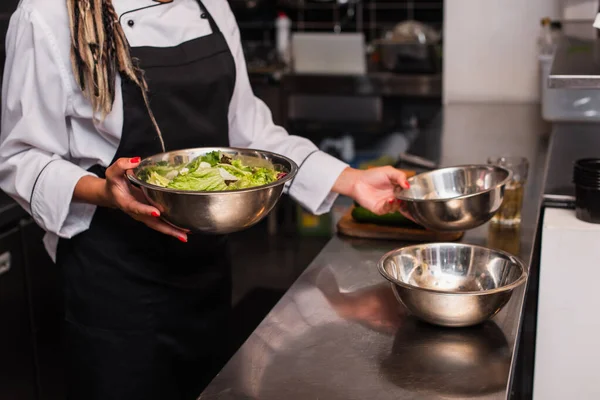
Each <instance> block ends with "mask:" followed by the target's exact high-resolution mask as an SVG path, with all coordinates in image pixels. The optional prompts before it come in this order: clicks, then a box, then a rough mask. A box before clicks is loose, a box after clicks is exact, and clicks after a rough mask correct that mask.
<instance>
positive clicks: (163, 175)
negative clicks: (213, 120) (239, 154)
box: [138, 151, 280, 192]
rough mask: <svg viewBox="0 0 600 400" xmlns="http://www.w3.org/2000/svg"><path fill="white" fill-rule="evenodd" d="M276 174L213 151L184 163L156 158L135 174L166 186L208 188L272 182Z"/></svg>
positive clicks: (201, 189) (226, 187) (153, 183)
mask: <svg viewBox="0 0 600 400" xmlns="http://www.w3.org/2000/svg"><path fill="white" fill-rule="evenodd" d="M279 175H280V174H279V172H277V171H276V170H275V169H274V168H265V167H250V166H248V165H244V163H243V161H242V160H241V159H235V158H231V156H229V155H227V154H223V153H221V152H219V151H213V152H210V153H207V154H205V155H203V156H200V157H196V158H195V159H193V160H192V161H190V162H189V163H187V164H184V165H179V166H172V165H169V164H168V163H167V162H165V161H162V162H159V163H157V164H154V165H151V166H148V167H146V168H144V169H143V170H142V171H140V172H139V173H138V178H140V179H141V180H143V181H145V182H147V183H150V184H152V185H156V186H160V187H166V188H170V189H176V190H185V191H195V192H210V191H226V190H239V189H247V188H252V187H257V186H263V185H268V184H270V183H273V182H276V181H277V180H278V179H279Z"/></svg>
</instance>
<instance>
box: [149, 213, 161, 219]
mask: <svg viewBox="0 0 600 400" xmlns="http://www.w3.org/2000/svg"><path fill="white" fill-rule="evenodd" d="M151 215H152V216H153V217H155V218H158V217H160V214H159V213H157V212H156V211H152V214H151Z"/></svg>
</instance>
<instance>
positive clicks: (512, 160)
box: [488, 157, 529, 226]
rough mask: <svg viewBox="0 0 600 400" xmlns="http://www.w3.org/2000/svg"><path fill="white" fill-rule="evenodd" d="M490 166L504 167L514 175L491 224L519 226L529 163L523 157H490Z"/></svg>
mask: <svg viewBox="0 0 600 400" xmlns="http://www.w3.org/2000/svg"><path fill="white" fill-rule="evenodd" d="M488 164H492V165H497V166H500V167H504V168H506V169H509V170H511V171H512V173H513V175H512V179H511V181H510V182H508V184H507V185H506V188H505V191H504V200H503V201H502V206H500V209H499V210H498V211H497V212H496V214H495V215H494V217H493V218H492V221H491V223H492V224H497V225H502V226H515V225H519V224H520V223H521V209H522V208H523V192H524V189H525V184H526V183H527V174H528V172H529V162H528V161H527V159H526V158H523V157H490V158H489V159H488Z"/></svg>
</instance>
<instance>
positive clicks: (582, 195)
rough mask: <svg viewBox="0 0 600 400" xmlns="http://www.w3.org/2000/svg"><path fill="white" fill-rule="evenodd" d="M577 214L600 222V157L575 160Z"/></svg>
mask: <svg viewBox="0 0 600 400" xmlns="http://www.w3.org/2000/svg"><path fill="white" fill-rule="evenodd" d="M573 183H575V215H576V217H577V219H580V220H581V221H585V222H590V223H592V224H600V159H596V158H586V159H583V160H578V161H577V162H575V167H574V169H573Z"/></svg>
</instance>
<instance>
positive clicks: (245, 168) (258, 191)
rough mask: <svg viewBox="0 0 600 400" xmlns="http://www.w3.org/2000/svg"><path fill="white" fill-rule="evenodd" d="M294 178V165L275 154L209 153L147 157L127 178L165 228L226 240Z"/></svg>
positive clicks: (250, 221) (188, 151) (246, 225)
mask: <svg viewBox="0 0 600 400" xmlns="http://www.w3.org/2000/svg"><path fill="white" fill-rule="evenodd" d="M297 172H298V166H297V165H296V163H294V161H292V160H290V159H289V158H286V157H283V156H280V155H278V154H274V153H270V152H267V151H259V150H251V149H236V148H226V147H223V148H212V147H211V148H196V149H186V150H178V151H171V152H168V153H161V154H157V155H154V156H152V157H148V158H146V159H144V160H142V162H141V163H140V165H139V166H138V167H137V168H136V169H135V170H132V171H128V173H127V177H128V179H129V181H130V182H131V183H132V184H133V185H134V186H137V187H139V188H140V189H141V190H142V192H143V193H144V196H145V197H146V199H147V200H148V202H149V203H150V204H152V205H153V206H155V207H156V208H158V209H159V210H160V212H161V218H162V219H163V220H165V221H166V222H168V223H170V224H171V225H173V226H175V227H177V228H180V229H184V230H188V231H190V232H195V233H208V234H228V233H233V232H238V231H241V230H244V229H247V228H250V227H251V226H253V225H255V224H257V223H258V222H260V221H261V220H262V219H263V218H264V217H266V216H267V215H268V214H269V213H270V212H271V211H272V210H273V208H274V207H275V205H276V204H277V202H278V201H279V199H280V198H281V195H282V193H283V189H284V186H285V184H286V183H287V182H290V181H291V180H292V179H293V178H294V176H295V175H296V173H297Z"/></svg>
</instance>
